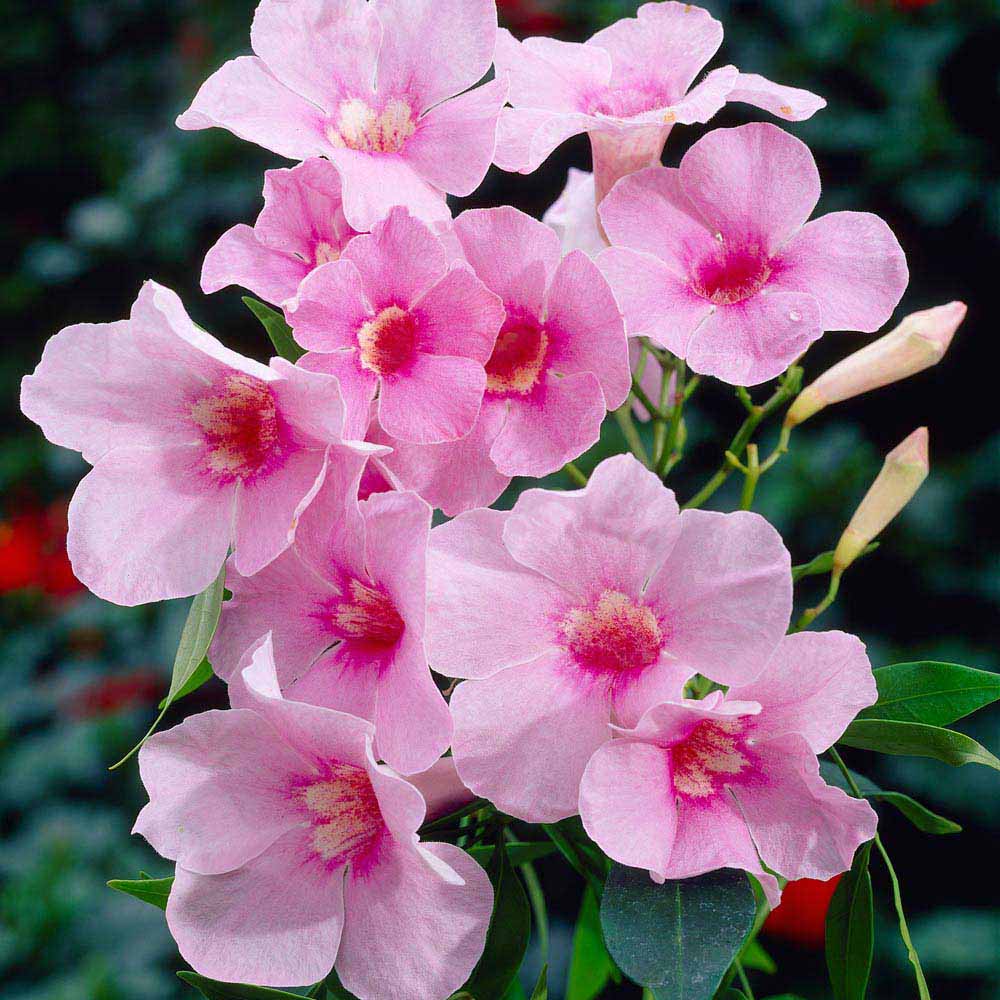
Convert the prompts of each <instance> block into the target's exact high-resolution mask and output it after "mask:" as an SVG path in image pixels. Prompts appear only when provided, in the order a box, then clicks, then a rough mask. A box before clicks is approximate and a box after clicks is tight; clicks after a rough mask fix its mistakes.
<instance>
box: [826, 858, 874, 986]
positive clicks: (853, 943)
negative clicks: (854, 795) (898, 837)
mask: <svg viewBox="0 0 1000 1000" xmlns="http://www.w3.org/2000/svg"><path fill="white" fill-rule="evenodd" d="M871 850H872V845H871V843H868V844H864V845H862V846H861V847H860V848H859V849H858V852H857V854H856V855H855V856H854V864H853V865H852V866H851V870H850V871H849V872H848V873H847V874H846V875H845V876H844V877H843V878H842V879H841V880H840V884H839V885H838V886H837V889H836V892H834V894H833V898H832V899H831V900H830V908H829V910H828V911H827V915H826V966H827V969H828V970H829V972H830V984H831V985H832V987H833V995H834V998H835V1000H864V997H865V995H866V993H867V992H868V980H869V978H870V977H871V970H872V955H873V953H874V949H875V912H874V907H873V902H872V879H871V874H870V873H869V871H868V861H869V858H870V857H871Z"/></svg>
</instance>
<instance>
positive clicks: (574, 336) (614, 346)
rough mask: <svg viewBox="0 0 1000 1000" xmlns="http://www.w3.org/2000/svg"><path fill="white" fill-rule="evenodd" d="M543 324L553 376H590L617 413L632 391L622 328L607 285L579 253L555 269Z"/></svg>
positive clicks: (590, 262) (588, 260)
mask: <svg viewBox="0 0 1000 1000" xmlns="http://www.w3.org/2000/svg"><path fill="white" fill-rule="evenodd" d="M545 322H546V328H547V329H549V330H550V331H551V332H552V333H553V334H555V336H554V337H553V342H552V354H551V358H552V363H553V365H554V366H555V369H556V371H558V372H559V373H560V374H564V375H572V374H575V373H577V372H593V374H594V375H596V376H597V379H598V381H599V382H600V384H601V391H602V392H603V393H604V399H605V402H606V403H607V409H609V410H617V409H618V407H619V406H621V405H622V404H623V403H624V402H625V400H626V399H627V398H628V394H629V390H630V389H631V387H632V375H631V372H630V371H629V365H628V341H627V340H626V337H625V325H624V323H623V321H622V315H621V313H620V312H619V309H618V303H617V302H616V301H615V297H614V295H613V294H612V291H611V288H610V286H609V285H608V282H607V280H606V279H605V277H604V276H603V275H602V274H601V272H600V271H599V270H598V268H597V265H596V264H594V262H593V261H592V260H591V259H590V258H589V257H588V256H587V255H586V254H584V253H583V252H582V251H579V250H575V251H573V252H572V253H570V254H569V255H568V256H566V257H565V258H564V259H563V261H562V263H561V264H560V265H559V268H558V270H557V271H556V274H555V277H554V278H553V280H552V286H551V287H550V289H549V296H548V308H547V311H546V321H545Z"/></svg>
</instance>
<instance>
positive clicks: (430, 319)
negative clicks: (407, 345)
mask: <svg viewBox="0 0 1000 1000" xmlns="http://www.w3.org/2000/svg"><path fill="white" fill-rule="evenodd" d="M413 315H414V316H415V317H416V318H417V319H418V322H419V324H420V339H421V348H422V350H425V351H426V352H427V353H428V354H444V355H448V356H451V357H463V358H472V359H473V360H475V361H478V362H479V363H480V364H482V365H485V364H486V362H487V361H489V359H490V355H491V354H492V353H493V347H494V345H495V344H496V339H497V334H498V333H499V332H500V328H501V327H502V326H503V322H504V317H505V315H506V313H505V311H504V304H503V302H502V301H501V300H500V297H499V296H498V295H494V293H493V292H491V291H490V290H489V289H488V288H487V287H486V285H484V284H483V282H482V281H481V280H480V279H479V278H478V277H476V275H475V274H474V273H473V272H472V271H471V270H470V269H469V268H468V267H467V266H465V265H461V264H459V265H456V266H455V267H453V268H452V269H451V270H450V271H449V272H448V273H447V274H446V275H445V276H444V277H443V278H442V279H441V280H440V281H439V282H438V283H437V284H436V285H434V287H433V288H431V290H430V291H429V292H427V294H426V295H424V297H423V298H422V299H420V301H419V302H418V303H417V304H416V305H415V306H414V308H413Z"/></svg>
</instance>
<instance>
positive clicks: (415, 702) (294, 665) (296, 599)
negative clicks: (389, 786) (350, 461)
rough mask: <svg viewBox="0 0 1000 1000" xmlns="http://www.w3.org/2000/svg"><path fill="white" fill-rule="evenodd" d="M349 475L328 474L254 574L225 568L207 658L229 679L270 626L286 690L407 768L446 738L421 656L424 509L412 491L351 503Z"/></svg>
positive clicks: (446, 721) (423, 764) (354, 487)
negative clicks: (364, 729)
mask: <svg viewBox="0 0 1000 1000" xmlns="http://www.w3.org/2000/svg"><path fill="white" fill-rule="evenodd" d="M360 478H361V467H360V465H358V464H355V466H354V467H353V468H350V467H347V466H340V467H338V468H337V469H333V470H331V472H330V474H329V475H328V476H327V479H326V482H325V483H324V484H323V487H322V489H321V490H320V492H319V493H318V495H317V496H316V499H315V500H314V501H313V503H312V504H311V505H310V507H309V509H308V510H307V511H306V512H305V513H304V514H303V515H302V519H301V521H300V522H299V527H298V531H297V533H296V540H295V544H294V545H293V546H292V547H291V548H290V549H289V550H288V551H287V552H284V553H283V554H282V555H280V556H279V557H278V558H277V559H275V561H274V562H273V563H271V565H270V566H268V567H266V568H265V569H263V570H261V572H259V573H257V574H255V575H254V576H242V575H240V574H239V573H237V572H235V570H234V569H231V570H230V571H229V573H228V574H227V576H226V586H227V587H228V588H229V589H230V590H231V591H232V593H233V599H232V600H231V601H227V602H226V604H225V605H224V606H223V609H222V617H221V619H220V621H219V629H218V631H217V633H216V636H215V639H214V641H213V644H212V648H211V650H210V651H209V659H210V660H211V662H212V665H213V667H214V669H215V671H216V673H218V674H219V676H221V677H223V678H224V679H225V680H227V681H231V680H232V679H233V678H234V677H235V675H236V672H237V667H238V664H239V662H240V660H241V658H242V656H243V654H244V652H245V651H246V650H247V648H248V647H249V646H250V645H251V644H252V643H253V642H255V641H256V640H257V639H258V638H260V636H261V635H262V634H263V633H264V632H268V631H270V632H271V635H272V638H273V642H274V648H275V651H276V658H277V663H278V680H279V682H280V683H281V688H282V690H283V691H284V692H285V694H287V696H288V697H289V698H293V699H294V700H295V701H304V702H309V703H310V704H313V705H320V706H322V707H324V708H331V709H336V710H337V711H341V712H348V713H350V714H351V715H357V716H359V717H361V718H364V719H368V720H370V721H371V722H373V723H374V724H375V749H376V751H377V754H378V757H379V758H380V759H382V760H385V761H386V762H387V763H388V764H389V765H390V766H392V767H394V768H395V769H396V770H397V771H402V772H404V773H407V774H410V773H413V772H415V771H423V770H425V769H426V768H428V767H430V766H431V764H433V763H434V761H436V760H437V759H438V757H440V756H441V754H442V753H443V752H444V751H445V750H446V749H447V748H448V744H449V743H450V742H451V715H450V713H449V711H448V706H447V704H446V703H445V700H444V698H443V697H442V695H441V693H440V692H439V691H438V689H437V686H436V685H435V683H434V680H433V678H432V677H431V673H430V670H429V669H428V667H427V655H426V653H425V652H424V617H425V609H426V603H427V583H426V579H427V573H426V561H427V543H428V538H429V535H430V526H431V510H430V508H429V507H428V506H427V504H425V503H424V502H423V501H422V500H421V499H420V498H419V497H417V496H415V495H414V494H413V493H396V492H393V493H376V494H374V495H373V496H371V497H370V498H369V499H368V500H365V501H363V502H360V503H359V501H358V484H359V481H360Z"/></svg>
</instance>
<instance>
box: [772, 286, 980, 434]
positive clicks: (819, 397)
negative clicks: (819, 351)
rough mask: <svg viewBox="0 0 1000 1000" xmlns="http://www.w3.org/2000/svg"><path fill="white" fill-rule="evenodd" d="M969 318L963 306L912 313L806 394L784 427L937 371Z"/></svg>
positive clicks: (793, 409)
mask: <svg viewBox="0 0 1000 1000" xmlns="http://www.w3.org/2000/svg"><path fill="white" fill-rule="evenodd" d="M965 313H966V306H965V303H964V302H950V303H949V304H948V305H946V306H937V307H936V308H934V309H924V310H922V311H921V312H915V313H911V314H910V315H909V316H907V317H906V319H904V320H903V322H902V323H900V324H899V326H897V327H896V329H895V330H893V331H892V332H891V333H887V334H886V335H885V336H884V337H880V338H879V339H878V340H875V341H873V342H872V343H870V344H868V345H867V347H862V348H861V350H860V351H855V352H854V354H851V355H848V356H847V357H846V358H844V360H843V361H841V362H839V363H838V364H836V365H834V366H833V367H832V368H831V369H830V370H829V371H826V372H824V373H823V374H822V375H820V377H819V378H818V379H816V381H815V382H813V384H812V385H810V386H808V387H807V388H806V389H804V390H803V391H802V393H801V394H800V395H799V398H798V399H796V400H795V403H794V404H793V405H792V407H791V409H790V410H789V411H788V414H787V416H786V417H785V426H786V427H795V426H796V425H797V424H801V423H802V422H803V421H804V420H808V419H809V417H811V416H813V414H815V413H818V412H819V411H820V410H822V409H823V408H824V407H825V406H829V405H830V404H831V403H840V402H843V400H845V399H851V398H852V397H854V396H860V395H861V394H862V393H863V392H870V391H871V390H872V389H880V388H881V387H882V386H884V385H889V384H890V383H891V382H899V381H901V380H902V379H904V378H909V377H910V376H911V375H916V374H917V372H922V371H923V370H924V369H925V368H930V367H932V366H933V365H936V364H937V363H938V362H939V361H940V360H941V359H942V358H943V357H944V355H945V352H946V351H947V350H948V347H949V345H950V344H951V341H952V338H953V337H954V336H955V331H956V330H957V329H958V328H959V326H960V325H961V324H962V320H964V319H965Z"/></svg>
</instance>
